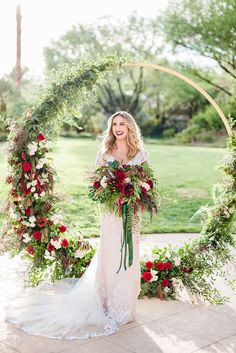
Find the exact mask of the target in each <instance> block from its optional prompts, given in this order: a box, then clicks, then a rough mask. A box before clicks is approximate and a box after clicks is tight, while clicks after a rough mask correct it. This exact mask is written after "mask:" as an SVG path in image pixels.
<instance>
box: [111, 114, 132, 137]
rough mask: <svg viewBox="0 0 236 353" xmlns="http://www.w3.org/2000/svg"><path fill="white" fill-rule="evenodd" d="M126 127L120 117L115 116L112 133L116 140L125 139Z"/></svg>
mask: <svg viewBox="0 0 236 353" xmlns="http://www.w3.org/2000/svg"><path fill="white" fill-rule="evenodd" d="M128 130H129V129H128V126H127V124H126V121H125V119H124V118H123V116H121V115H117V116H115V117H114V118H113V121H112V132H113V134H114V136H115V138H116V139H117V140H123V139H126V137H127V135H128Z"/></svg>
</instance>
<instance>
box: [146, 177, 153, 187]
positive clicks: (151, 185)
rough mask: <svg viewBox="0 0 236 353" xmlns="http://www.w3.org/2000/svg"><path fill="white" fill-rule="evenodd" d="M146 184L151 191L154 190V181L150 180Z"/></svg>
mask: <svg viewBox="0 0 236 353" xmlns="http://www.w3.org/2000/svg"><path fill="white" fill-rule="evenodd" d="M146 183H147V184H148V185H149V186H150V188H151V189H153V181H152V180H151V179H148V180H147V181H146Z"/></svg>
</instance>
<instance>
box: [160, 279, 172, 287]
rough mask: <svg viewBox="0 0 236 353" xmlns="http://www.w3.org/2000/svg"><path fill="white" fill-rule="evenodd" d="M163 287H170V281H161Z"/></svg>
mask: <svg viewBox="0 0 236 353" xmlns="http://www.w3.org/2000/svg"><path fill="white" fill-rule="evenodd" d="M161 285H162V287H168V286H169V285H170V281H169V280H168V279H167V278H164V279H163V280H162V281H161Z"/></svg>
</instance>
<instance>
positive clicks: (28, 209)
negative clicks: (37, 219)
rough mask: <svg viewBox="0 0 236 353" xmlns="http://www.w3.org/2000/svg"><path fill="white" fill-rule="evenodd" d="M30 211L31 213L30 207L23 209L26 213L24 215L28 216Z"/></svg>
mask: <svg viewBox="0 0 236 353" xmlns="http://www.w3.org/2000/svg"><path fill="white" fill-rule="evenodd" d="M30 213H31V208H30V207H28V208H26V209H25V215H26V216H29V215H30Z"/></svg>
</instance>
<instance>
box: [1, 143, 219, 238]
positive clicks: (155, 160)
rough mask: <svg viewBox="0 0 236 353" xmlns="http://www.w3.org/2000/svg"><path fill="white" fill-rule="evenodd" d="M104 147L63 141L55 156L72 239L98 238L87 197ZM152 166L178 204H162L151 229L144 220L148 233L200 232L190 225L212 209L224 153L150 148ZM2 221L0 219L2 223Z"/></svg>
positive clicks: (208, 149) (3, 191) (198, 226)
mask: <svg viewBox="0 0 236 353" xmlns="http://www.w3.org/2000/svg"><path fill="white" fill-rule="evenodd" d="M99 147H100V143H99V142H98V141H95V140H90V139H83V138H77V139H75V138H66V137H61V138H59V140H58V143H57V145H56V146H55V147H54V152H53V153H52V156H53V158H54V163H55V165H56V166H57V171H58V174H59V176H60V178H61V182H60V183H56V185H55V192H57V193H59V194H60V195H61V197H62V201H61V202H60V206H61V208H62V210H63V220H64V222H65V224H67V225H68V226H69V227H70V229H73V233H74V232H76V231H77V230H78V231H82V233H83V234H84V236H85V237H90V236H98V235H99V219H98V216H97V212H96V206H95V203H93V202H92V201H91V200H90V199H89V198H88V197H87V191H88V189H87V186H88V184H87V183H86V182H85V181H84V179H85V177H86V171H89V170H90V171H91V170H92V169H93V167H94V160H95V156H96V153H97V150H98V149H99ZM145 147H146V149H147V150H148V152H149V154H150V161H151V165H152V167H153V169H154V171H155V174H156V176H157V178H158V179H159V185H160V186H161V187H162V188H164V189H165V190H166V191H167V192H168V193H169V195H170V196H171V197H172V198H173V199H174V200H176V201H175V202H174V200H169V201H168V200H163V202H162V204H161V209H160V212H159V214H158V216H156V217H155V218H154V219H153V221H152V223H151V222H150V220H149V216H148V215H146V214H145V215H143V218H142V229H141V231H142V232H144V233H161V232H163V233H167V232H198V231H200V230H201V224H200V220H199V219H198V218H197V219H195V220H194V221H190V218H191V216H192V215H193V214H194V212H196V211H197V210H198V209H199V208H200V207H201V206H202V205H206V204H208V205H211V204H212V199H211V189H212V186H213V184H214V183H215V182H217V181H220V180H221V177H222V172H221V171H216V170H215V166H216V164H217V163H218V162H219V161H220V159H221V158H222V156H223V155H224V153H225V150H224V149H222V148H213V147H195V146H172V145H158V144H153V143H152V144H148V143H147V144H146V145H145ZM0 165H1V170H0V190H1V191H0V202H1V204H2V203H3V201H4V200H5V198H6V195H7V190H8V189H9V186H7V185H5V184H4V180H5V177H6V175H7V165H6V158H4V156H3V155H2V154H1V155H0ZM1 219H2V215H1V214H0V221H1Z"/></svg>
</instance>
